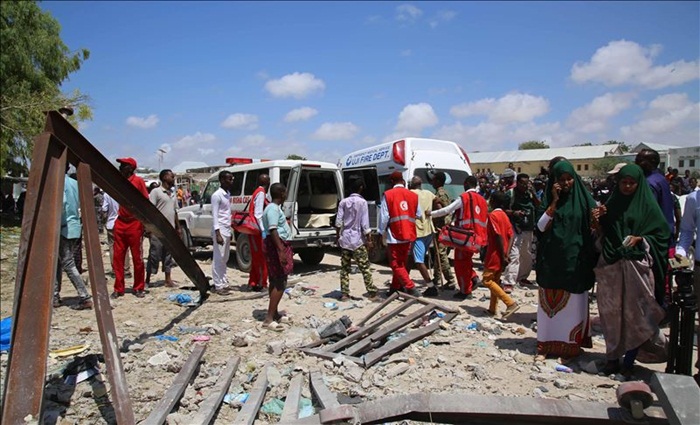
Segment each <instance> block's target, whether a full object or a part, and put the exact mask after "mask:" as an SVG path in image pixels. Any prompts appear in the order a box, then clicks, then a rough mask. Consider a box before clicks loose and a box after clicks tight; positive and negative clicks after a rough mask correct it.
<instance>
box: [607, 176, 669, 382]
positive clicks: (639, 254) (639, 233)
mask: <svg viewBox="0 0 700 425" xmlns="http://www.w3.org/2000/svg"><path fill="white" fill-rule="evenodd" d="M593 215H594V222H595V221H599V223H600V230H601V231H602V235H601V236H602V237H601V241H600V244H599V246H600V248H601V250H602V255H601V257H600V259H599V260H598V265H597V266H596V268H595V274H596V278H597V280H598V297H597V299H598V311H599V313H600V324H601V326H602V328H603V335H604V336H605V347H606V357H607V360H608V363H607V365H606V367H605V369H604V372H605V373H606V374H610V373H615V372H618V371H620V372H621V373H622V374H623V375H630V374H631V373H632V368H633V365H634V361H635V359H636V358H638V359H639V360H640V361H643V362H645V363H656V362H664V361H666V340H665V337H664V335H663V333H661V332H660V330H659V322H660V321H661V320H662V319H663V317H664V310H663V308H661V306H660V305H659V304H658V303H657V301H656V299H655V297H654V274H657V275H659V276H662V275H663V272H664V270H665V269H666V267H667V264H668V259H667V257H668V255H667V254H668V238H669V236H670V235H669V233H670V232H669V229H668V224H667V222H666V219H665V218H664V215H663V213H662V212H661V208H660V207H659V204H658V203H657V202H656V200H655V199H654V195H653V194H652V192H651V189H650V188H649V185H648V184H647V182H646V179H645V178H644V172H643V171H642V169H641V168H640V167H639V166H637V165H635V164H628V165H626V166H624V167H623V168H622V169H620V171H619V173H618V184H617V185H616V186H615V189H614V191H613V193H612V196H611V197H610V199H609V200H608V202H607V203H606V204H605V205H604V206H601V207H599V208H597V209H596V211H594V213H593ZM623 354H624V360H623V362H622V367H620V357H622V355H623Z"/></svg>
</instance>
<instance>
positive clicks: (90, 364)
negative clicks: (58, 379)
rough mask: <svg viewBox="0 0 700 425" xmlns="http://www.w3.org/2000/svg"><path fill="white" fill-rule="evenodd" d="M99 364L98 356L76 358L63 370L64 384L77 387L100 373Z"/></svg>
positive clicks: (90, 355)
mask: <svg viewBox="0 0 700 425" xmlns="http://www.w3.org/2000/svg"><path fill="white" fill-rule="evenodd" d="M99 362H100V357H99V356H98V355H97V354H88V355H87V356H80V357H76V358H75V359H73V360H72V361H71V362H70V363H68V364H67V365H66V366H65V368H64V369H63V378H64V382H65V383H66V384H68V385H76V384H78V383H80V382H83V381H84V380H86V379H88V378H90V377H91V376H93V375H96V374H98V373H100V369H99Z"/></svg>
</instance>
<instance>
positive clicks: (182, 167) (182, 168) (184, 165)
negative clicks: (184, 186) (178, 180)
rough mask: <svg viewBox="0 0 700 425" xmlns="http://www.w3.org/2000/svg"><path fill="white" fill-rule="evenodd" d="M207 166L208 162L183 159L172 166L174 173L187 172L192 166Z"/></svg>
mask: <svg viewBox="0 0 700 425" xmlns="http://www.w3.org/2000/svg"><path fill="white" fill-rule="evenodd" d="M204 167H207V163H206V162H201V161H182V162H181V163H179V164H177V165H176V166H174V167H173V168H172V170H173V173H175V174H177V173H186V172H187V170H189V169H191V168H204Z"/></svg>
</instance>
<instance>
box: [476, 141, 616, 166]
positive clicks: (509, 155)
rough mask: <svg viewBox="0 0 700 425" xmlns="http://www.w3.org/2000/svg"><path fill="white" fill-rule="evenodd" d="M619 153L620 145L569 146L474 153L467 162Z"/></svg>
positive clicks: (537, 159)
mask: <svg viewBox="0 0 700 425" xmlns="http://www.w3.org/2000/svg"><path fill="white" fill-rule="evenodd" d="M621 153H622V151H621V150H620V145H595V146H569V147H565V148H548V149H526V150H517V151H500V152H474V153H470V154H469V160H470V162H471V163H472V164H491V163H499V162H514V163H515V162H528V161H531V162H535V161H549V160H550V159H552V158H554V157H555V156H563V157H564V158H566V159H569V160H572V159H589V158H603V157H606V156H610V155H619V154H621Z"/></svg>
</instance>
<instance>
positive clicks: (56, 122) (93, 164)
mask: <svg viewBox="0 0 700 425" xmlns="http://www.w3.org/2000/svg"><path fill="white" fill-rule="evenodd" d="M45 130H46V131H47V132H50V133H53V134H54V135H55V136H56V137H57V138H58V139H59V140H60V141H61V142H62V143H63V144H64V145H65V146H66V147H67V148H68V149H69V150H70V153H71V158H70V160H71V161H75V162H78V161H79V162H84V163H86V164H88V165H89V166H90V168H91V169H92V171H93V180H94V182H95V183H96V184H97V185H98V186H100V187H101V188H102V190H104V191H105V192H107V194H109V196H111V197H112V198H114V199H115V200H116V201H117V202H118V203H119V204H120V205H122V206H124V207H125V208H127V209H128V210H129V212H131V213H132V214H134V215H135V216H136V218H138V219H139V220H140V221H141V222H142V223H143V225H144V227H145V228H146V230H147V231H149V232H151V233H152V234H153V235H155V236H156V237H158V238H159V239H160V240H161V241H162V242H163V244H164V245H165V246H166V247H167V248H168V249H169V250H170V253H171V254H172V256H173V259H174V260H175V262H177V264H178V266H179V267H180V268H181V269H182V271H183V272H184V273H185V274H186V275H187V277H189V278H190V280H191V281H192V282H193V283H194V284H195V286H196V287H197V289H198V290H199V293H200V302H203V301H204V300H205V299H206V298H207V292H208V290H209V282H208V281H207V278H206V276H205V275H204V272H202V269H201V268H200V267H199V265H198V264H197V262H196V261H195V260H194V258H192V255H191V254H190V252H189V251H188V250H187V248H186V247H185V245H184V244H183V242H182V240H181V239H180V236H179V235H178V234H177V232H176V231H175V229H174V228H173V226H171V225H170V223H169V222H168V220H167V219H166V218H165V217H164V216H163V214H161V213H160V211H158V209H157V208H156V207H155V206H154V205H153V204H151V202H150V201H149V200H148V198H145V197H144V196H143V195H142V194H141V193H140V192H139V191H138V190H137V189H136V188H135V187H134V186H133V185H132V184H131V183H129V182H128V181H127V180H126V179H125V178H124V177H123V176H122V175H121V174H120V173H119V170H118V169H117V168H116V167H115V166H114V164H112V163H111V162H110V161H109V160H107V158H105V157H104V156H103V155H102V154H101V153H100V151H98V150H97V149H96V148H95V147H94V146H93V145H91V144H90V142H89V141H88V140H87V139H86V138H85V137H84V136H83V135H82V134H80V132H79V131H78V130H77V129H76V128H75V127H73V125H72V124H71V123H70V122H68V121H67V120H66V119H65V118H63V117H62V116H61V114H59V113H58V112H56V111H49V112H48V113H47V115H46V126H45ZM30 175H31V174H30Z"/></svg>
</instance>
